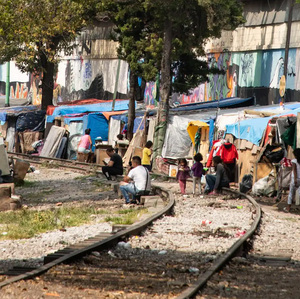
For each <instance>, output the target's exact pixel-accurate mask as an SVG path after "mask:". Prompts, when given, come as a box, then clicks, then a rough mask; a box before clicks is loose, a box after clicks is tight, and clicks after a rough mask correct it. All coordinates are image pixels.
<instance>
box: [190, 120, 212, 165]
mask: <svg viewBox="0 0 300 299" xmlns="http://www.w3.org/2000/svg"><path fill="white" fill-rule="evenodd" d="M187 131H188V133H189V136H190V138H191V140H192V142H193V144H194V147H195V150H194V152H196V153H198V152H199V153H201V154H202V156H203V162H204V163H205V162H206V160H207V154H208V152H209V125H208V124H207V123H205V122H203V121H200V120H194V121H191V122H189V124H188V126H187Z"/></svg>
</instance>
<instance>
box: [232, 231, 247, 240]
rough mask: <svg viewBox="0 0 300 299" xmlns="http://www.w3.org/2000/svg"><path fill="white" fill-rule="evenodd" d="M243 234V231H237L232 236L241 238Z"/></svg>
mask: <svg viewBox="0 0 300 299" xmlns="http://www.w3.org/2000/svg"><path fill="white" fill-rule="evenodd" d="M245 233H246V231H245V230H243V231H238V232H237V233H236V234H235V235H234V236H235V237H236V238H238V237H242V236H243V235H244V234H245Z"/></svg>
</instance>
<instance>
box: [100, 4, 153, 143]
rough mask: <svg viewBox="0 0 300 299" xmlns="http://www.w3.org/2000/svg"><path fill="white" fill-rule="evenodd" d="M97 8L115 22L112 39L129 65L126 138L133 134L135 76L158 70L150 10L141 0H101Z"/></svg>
mask: <svg viewBox="0 0 300 299" xmlns="http://www.w3.org/2000/svg"><path fill="white" fill-rule="evenodd" d="M98 10H99V12H100V13H102V14H105V15H107V16H108V17H109V18H110V19H111V20H112V22H113V23H114V25H115V29H114V33H115V34H114V35H113V36H112V39H114V40H116V41H118V42H119V47H118V55H119V58H120V59H123V60H125V61H126V62H127V63H128V64H129V68H130V91H129V109H128V139H129V140H131V139H132V137H133V126H134V119H135V100H136V94H137V78H138V76H141V77H143V78H144V79H145V80H153V79H154V78H155V76H156V75H157V73H158V68H157V61H156V60H155V59H154V56H153V55H152V53H151V51H147V49H149V47H151V44H150V43H149V42H151V39H149V35H151V31H150V29H149V24H150V20H151V17H152V16H151V12H150V10H149V11H146V10H145V7H144V0H119V1H118V0H102V1H101V2H99V6H98Z"/></svg>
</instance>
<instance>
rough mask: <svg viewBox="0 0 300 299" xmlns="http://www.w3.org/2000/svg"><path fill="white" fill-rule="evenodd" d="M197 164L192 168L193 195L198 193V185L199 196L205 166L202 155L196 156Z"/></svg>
mask: <svg viewBox="0 0 300 299" xmlns="http://www.w3.org/2000/svg"><path fill="white" fill-rule="evenodd" d="M194 160H195V163H194V165H193V166H192V172H193V194H195V192H196V183H198V186H199V194H201V193H202V192H201V177H202V173H203V164H202V163H201V162H200V161H202V160H203V157H202V155H201V154H200V153H198V154H196V155H195V156H194Z"/></svg>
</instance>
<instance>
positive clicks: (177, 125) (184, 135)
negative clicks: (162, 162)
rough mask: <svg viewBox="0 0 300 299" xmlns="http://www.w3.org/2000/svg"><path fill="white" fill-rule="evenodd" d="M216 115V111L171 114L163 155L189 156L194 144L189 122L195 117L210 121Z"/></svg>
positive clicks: (174, 157)
mask: <svg viewBox="0 0 300 299" xmlns="http://www.w3.org/2000/svg"><path fill="white" fill-rule="evenodd" d="M215 115H216V114H215V112H214V111H212V112H205V113H204V112H202V113H197V114H187V115H170V116H169V121H168V126H167V132H166V136H165V141H164V146H163V150H162V156H163V157H164V158H173V159H178V158H183V157H188V156H189V154H190V150H191V144H192V142H191V138H190V136H189V133H188V132H187V126H188V124H189V122H190V121H191V120H192V119H194V120H199V121H202V122H204V123H205V122H208V123H209V122H210V119H211V118H214V117H215Z"/></svg>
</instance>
